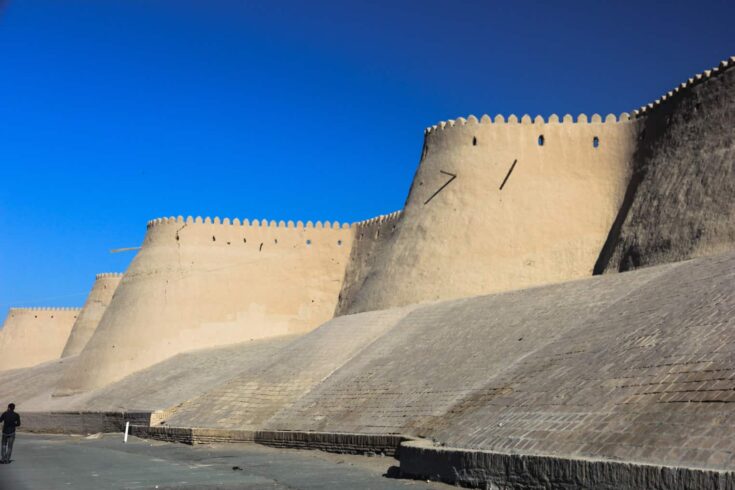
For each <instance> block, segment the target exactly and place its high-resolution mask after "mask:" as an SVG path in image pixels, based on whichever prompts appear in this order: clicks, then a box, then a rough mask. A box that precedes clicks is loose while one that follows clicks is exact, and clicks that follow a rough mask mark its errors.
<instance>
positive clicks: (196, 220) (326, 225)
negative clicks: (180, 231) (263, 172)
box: [148, 216, 351, 230]
mask: <svg viewBox="0 0 735 490" xmlns="http://www.w3.org/2000/svg"><path fill="white" fill-rule="evenodd" d="M161 224H181V225H184V224H186V225H221V226H240V227H249V228H271V229H330V230H338V229H347V228H350V227H351V225H350V224H349V223H342V224H340V223H339V221H333V222H330V221H324V222H322V221H317V222H312V221H307V222H306V223H304V222H302V221H296V222H294V221H290V220H289V221H283V220H281V221H275V220H267V219H263V220H257V219H254V220H248V219H243V220H240V219H239V218H233V219H230V218H222V219H220V218H219V217H218V216H215V217H214V218H210V217H205V218H202V217H201V216H196V217H193V216H187V217H186V218H184V217H183V216H176V217H174V216H171V217H168V218H165V217H164V218H156V219H153V220H150V221H149V222H148V228H151V227H154V226H157V225H161Z"/></svg>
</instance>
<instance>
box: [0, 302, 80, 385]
mask: <svg viewBox="0 0 735 490" xmlns="http://www.w3.org/2000/svg"><path fill="white" fill-rule="evenodd" d="M79 312H80V309H79V308H11V309H10V310H9V311H8V316H7V317H6V318H5V322H4V323H3V329H2V336H0V371H2V370H6V369H17V368H24V367H28V366H33V365H36V364H39V363H41V362H45V361H49V360H51V359H58V358H59V357H60V356H61V352H62V350H63V349H64V345H65V344H66V340H67V339H68V338H69V333H70V332H71V328H72V326H73V325H74V322H75V321H76V319H77V317H78V315H79Z"/></svg>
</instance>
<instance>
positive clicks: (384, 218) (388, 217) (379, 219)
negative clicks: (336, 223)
mask: <svg viewBox="0 0 735 490" xmlns="http://www.w3.org/2000/svg"><path fill="white" fill-rule="evenodd" d="M402 212H403V211H402V210H400V209H399V210H398V211H393V212H392V213H388V214H381V215H380V216H376V217H374V218H370V219H366V220H363V221H357V222H356V223H354V226H355V227H356V228H364V227H367V226H372V225H375V224H382V223H386V222H392V221H396V220H397V219H398V218H399V217H400V216H401V213H402Z"/></svg>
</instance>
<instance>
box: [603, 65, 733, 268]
mask: <svg viewBox="0 0 735 490" xmlns="http://www.w3.org/2000/svg"><path fill="white" fill-rule="evenodd" d="M734 66H735V58H731V59H730V60H729V61H725V62H723V63H721V64H720V65H719V66H718V67H717V68H714V69H713V70H707V71H706V72H704V73H702V74H700V75H697V76H696V77H694V78H692V79H690V80H688V81H687V82H684V83H682V84H681V85H680V86H679V87H677V88H676V89H675V90H674V91H671V92H669V93H668V94H667V95H665V96H664V97H662V98H661V99H659V100H657V101H656V102H655V103H654V104H649V106H647V107H644V108H641V110H640V111H637V115H638V117H640V121H641V125H640V133H639V137H638V147H637V150H636V154H635V173H634V175H633V178H632V179H631V182H630V185H629V187H628V190H627V194H626V199H625V202H624V204H623V206H622V207H621V210H620V213H619V215H618V218H617V219H616V224H615V226H614V227H613V229H612V230H611V233H610V236H609V238H608V241H607V243H606V245H605V248H604V250H603V251H602V254H601V255H600V258H599V260H598V264H597V265H596V267H595V271H596V272H598V273H600V272H615V271H625V270H630V269H635V268H637V267H644V266H648V265H654V264H661V263H665V262H674V261H677V260H684V259H688V258H691V257H698V256H702V255H708V254H713V253H718V252H723V251H726V250H732V249H733V248H735V199H733V196H735V132H733V121H735V69H733V67H734Z"/></svg>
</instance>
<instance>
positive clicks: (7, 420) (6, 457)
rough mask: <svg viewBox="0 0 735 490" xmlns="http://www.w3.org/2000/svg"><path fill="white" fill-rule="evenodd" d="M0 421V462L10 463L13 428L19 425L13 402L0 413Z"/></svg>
mask: <svg viewBox="0 0 735 490" xmlns="http://www.w3.org/2000/svg"><path fill="white" fill-rule="evenodd" d="M0 422H2V423H3V440H2V455H0V456H2V459H0V463H2V464H8V463H10V456H11V455H12V454H13V443H14V442H15V428H16V427H20V415H18V414H17V413H15V403H11V404H10V405H8V410H7V411H6V412H3V414H2V415H0Z"/></svg>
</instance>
